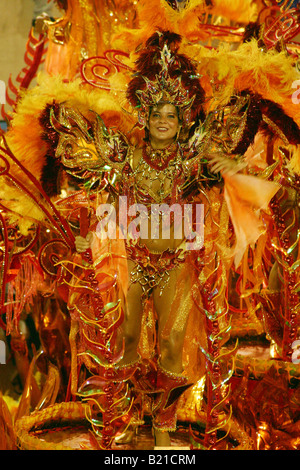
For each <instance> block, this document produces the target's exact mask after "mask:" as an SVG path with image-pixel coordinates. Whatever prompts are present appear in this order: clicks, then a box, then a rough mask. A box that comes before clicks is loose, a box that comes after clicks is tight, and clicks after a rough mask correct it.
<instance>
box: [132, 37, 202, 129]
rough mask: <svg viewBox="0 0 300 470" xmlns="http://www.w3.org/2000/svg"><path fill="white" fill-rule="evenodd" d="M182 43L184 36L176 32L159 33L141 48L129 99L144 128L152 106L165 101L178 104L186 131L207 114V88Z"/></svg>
mask: <svg viewBox="0 0 300 470" xmlns="http://www.w3.org/2000/svg"><path fill="white" fill-rule="evenodd" d="M180 42H181V36H179V35H178V34H176V33H171V32H169V31H162V32H157V33H155V34H153V35H152V36H151V37H150V38H149V39H148V40H147V42H146V44H145V46H144V48H142V49H141V50H139V51H138V54H139V57H138V59H137V61H136V73H135V75H134V77H133V78H132V80H131V81H130V82H129V84H128V88H127V98H128V100H129V102H130V104H131V106H133V107H134V108H135V109H136V110H137V111H138V118H139V123H140V124H141V125H142V126H143V127H145V126H146V124H147V121H148V117H149V111H150V110H151V108H152V107H154V106H157V105H158V104H159V103H162V102H167V103H171V104H173V105H174V106H176V108H177V109H178V112H179V118H180V120H181V122H182V126H183V127H184V128H185V131H186V130H188V129H190V128H191V126H192V125H193V124H194V123H195V122H197V120H199V119H203V117H204V113H203V101H204V90H203V88H202V86H201V84H200V81H199V76H198V75H197V72H196V67H195V66H194V64H193V63H192V61H191V60H190V59H189V58H187V57H186V56H185V55H183V54H179V53H178V49H179V45H180Z"/></svg>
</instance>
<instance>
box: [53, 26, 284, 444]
mask: <svg viewBox="0 0 300 470" xmlns="http://www.w3.org/2000/svg"><path fill="white" fill-rule="evenodd" d="M179 43H180V37H179V36H178V35H176V34H171V33H160V32H159V33H156V34H154V35H153V36H152V37H151V38H150V39H149V40H148V41H147V43H146V45H145V48H144V49H143V50H142V51H140V52H139V58H138V60H137V62H136V66H137V73H136V75H135V76H134V77H133V79H132V80H131V82H130V83H129V85H128V92H127V97H128V99H129V101H130V103H131V105H132V106H133V107H134V108H135V109H137V110H138V118H139V123H140V125H142V126H143V127H144V129H145V139H144V144H143V146H142V147H136V148H134V147H132V146H130V145H128V143H127V142H126V139H125V137H124V136H122V135H121V134H120V133H117V134H112V133H110V132H109V131H107V129H104V127H103V123H101V120H100V119H99V118H98V120H97V124H96V127H95V128H94V130H93V139H94V141H93V142H94V145H95V147H96V149H97V155H98V158H99V159H100V160H102V168H104V166H105V165H106V168H109V176H107V181H109V182H110V183H109V184H108V186H107V187H106V189H107V190H108V191H109V193H110V199H109V201H110V202H111V203H112V204H113V207H114V208H117V209H118V210H117V212H118V211H119V229H121V228H120V210H121V207H120V196H122V197H125V198H126V202H127V207H126V211H127V212H126V214H127V215H128V219H127V220H126V222H125V225H126V223H127V227H126V236H122V240H121V243H124V245H125V247H124V250H125V251H124V252H126V257H127V269H128V290H127V291H126V293H125V300H124V302H123V308H124V311H125V319H124V323H123V326H122V334H123V337H124V342H125V348H124V354H123V356H122V358H121V360H120V361H119V363H118V364H117V368H116V369H117V370H118V371H119V372H120V374H121V375H122V376H123V374H125V376H128V373H129V375H130V376H131V379H132V382H133V383H135V389H136V390H138V391H139V392H140V393H142V392H145V393H148V394H150V395H151V396H152V405H151V407H152V416H153V428H154V432H155V441H156V445H158V446H161V445H163V446H168V445H170V437H169V432H170V431H175V430H176V420H177V418H176V407H177V404H178V400H179V398H180V396H181V394H182V393H183V392H184V391H185V390H186V389H187V388H188V387H189V386H191V384H192V379H191V378H190V377H189V376H188V374H187V372H186V368H185V365H184V361H183V353H184V343H185V341H186V338H187V337H188V338H190V344H189V348H190V351H189V353H188V354H187V355H188V357H189V358H190V361H191V363H193V360H191V358H192V357H193V354H192V353H191V351H192V349H193V347H195V348H196V349H198V351H199V347H200V346H199V345H201V339H200V338H201V337H202V339H203V333H204V330H205V328H204V325H203V319H202V320H201V318H200V319H199V315H198V318H197V323H196V328H195V329H194V331H193V334H192V335H191V331H189V332H188V333H187V328H188V323H189V322H193V319H195V316H193V315H191V311H193V310H195V309H196V310H197V308H195V305H194V304H195V292H194V291H195V285H197V276H198V273H197V269H198V272H199V267H198V268H197V263H198V265H199V256H200V254H201V255H203V234H204V219H206V227H207V228H208V227H210V229H209V230H210V235H208V240H207V247H208V250H207V251H208V252H210V251H211V252H213V253H215V252H214V250H217V248H216V247H215V245H214V243H212V238H213V237H212V236H211V233H212V232H214V230H213V229H212V228H211V227H212V225H213V223H214V222H212V219H213V217H214V216H215V215H216V212H215V211H214V210H213V209H212V206H211V204H212V203H213V201H214V200H215V202H216V201H217V200H218V199H219V198H220V197H222V196H220V191H221V189H220V187H219V186H220V175H219V174H218V173H216V174H213V173H211V172H210V171H209V166H208V165H207V152H210V153H211V157H212V155H213V154H214V152H215V154H216V155H217V154H218V151H217V150H213V145H212V140H211V138H212V136H213V134H214V132H215V130H212V125H211V123H210V124H209V121H208V124H207V130H208V129H210V130H209V132H208V131H206V132H207V134H206V137H204V135H205V132H204V133H203V130H202V127H201V123H202V121H203V120H204V112H203V107H202V106H203V101H204V91H203V89H202V87H201V85H200V82H199V77H198V76H197V73H196V71H195V68H194V65H193V63H192V62H191V61H190V60H189V59H188V58H187V57H185V56H183V55H180V54H179V53H178V51H177V49H178V45H179ZM242 103H243V104H244V103H245V101H244V98H242ZM241 107H242V106H241ZM239 109H240V108H239ZM68 113H69V110H68V109H66V108H64V107H63V106H62V107H61V108H60V116H56V118H55V120H53V121H52V122H53V125H54V126H55V127H56V128H57V129H59V132H60V144H59V146H58V151H57V157H64V156H66V154H67V158H65V162H66V164H67V166H68V165H69V166H72V167H73V168H74V167H77V166H79V164H81V165H82V164H83V160H82V159H80V155H81V156H82V155H83V154H82V147H81V148H78V140H77V141H76V143H75V144H74V142H75V141H74V135H76V133H75V134H73V135H71V136H70V132H69V131H68V130H67V129H66V130H65V131H64V129H63V127H62V126H63V125H64V124H66V123H67V122H68V123H70V122H71V121H70V120H68ZM71 114H72V122H73V126H74V123H75V126H76V117H74V113H73V111H71ZM69 117H70V116H69ZM80 119H81V118H80V117H78V121H77V125H78V123H79V122H80ZM81 128H82V127H81ZM69 129H70V130H71V132H72V127H71V128H69ZM238 131H239V125H237V126H236V133H238ZM86 140H88V138H87V136H86ZM227 144H228V142H227ZM232 145H233V144H232ZM209 148H210V150H208V149H209ZM89 149H91V146H90V145H89V146H86V147H85V157H87V160H89V161H90V166H92V163H91V162H92V160H93V158H90V159H89V157H88V155H89V152H90V153H92V152H91V150H89ZM222 152H224V149H222ZM216 158H217V157H216ZM221 186H222V185H221ZM266 186H267V190H266V192H265V193H264V197H265V198H266V200H267V201H268V200H269V199H270V198H271V197H272V195H273V194H274V193H275V192H276V191H277V189H278V187H277V186H276V185H273V183H268V182H267V183H266ZM211 187H212V193H211V195H210V196H208V194H209V191H210V188H211ZM266 200H264V203H263V205H264V206H265V207H266ZM122 201H123V200H122V198H121V202H122ZM208 201H209V204H208V203H207V202H208ZM204 203H205V204H204ZM253 203H254V204H255V202H253ZM188 204H191V206H192V207H194V209H195V208H196V206H197V205H198V207H201V208H204V209H203V210H204V212H203V214H202V215H203V217H202V218H201V220H200V219H199V218H198V219H197V220H195V214H194V216H193V220H192V219H191V222H192V223H191V226H190V227H191V231H190V232H189V233H187V232H186V231H185V230H184V227H185V226H186V225H185V223H186V216H185V214H184V211H183V209H184V207H185V206H186V205H188ZM133 205H134V207H135V211H134V212H132V207H133ZM175 205H176V208H177V209H178V210H179V212H180V215H181V220H180V222H181V224H180V223H179V224H178V219H176V214H175V211H174V208H175ZM223 205H224V201H223V203H222V204H220V203H219V202H217V203H216V206H217V207H218V210H217V211H220V210H221V207H223ZM162 206H163V207H164V208H165V211H167V215H168V216H169V219H168V220H169V221H170V222H171V223H170V226H169V227H168V228H169V229H170V230H169V235H168V236H164V228H166V227H164V224H165V222H166V219H165V218H164V216H165V215H166V214H164V213H161V210H162ZM105 207H106V206H105ZM170 207H171V209H172V211H174V213H173V218H172V217H170ZM123 208H124V207H123ZM108 210H109V209H108ZM155 210H156V211H155ZM130 211H131V212H130ZM143 211H144V212H143ZM113 212H114V211H113ZM200 212H201V211H199V213H200ZM137 213H138V214H139V217H138V222H139V230H137V226H136V225H137V224H136V220H135V221H134V220H133V217H132V216H133V215H134V216H136V215H137ZM98 215H99V212H98ZM171 215H172V214H171ZM102 216H103V213H102ZM130 216H131V217H130ZM217 217H220V214H218V216H217ZM207 218H210V220H211V221H210V222H207ZM154 219H155V220H154ZM225 219H226V217H225ZM225 219H224V221H225ZM226 220H227V222H226V223H227V224H228V216H227V219H226ZM123 221H124V219H123ZM157 221H158V222H157ZM98 222H99V223H98V225H97V230H96V232H97V234H96V235H95V234H94V236H92V235H91V233H90V234H89V235H88V237H87V238H83V237H77V239H76V246H77V250H78V251H79V252H84V251H86V250H88V249H90V248H92V252H93V254H94V256H95V254H96V253H97V250H98V248H97V247H98V246H99V245H101V237H102V236H101V234H99V232H101V233H102V234H103V223H102V222H103V221H102V220H101V221H100V220H99V221H98ZM134 222H135V225H134ZM106 223H108V219H106ZM195 224H198V230H197V229H196V228H195ZM201 224H202V229H203V231H202V232H201ZM153 225H154V226H156V232H155V233H154V234H153V233H151V234H149V231H148V228H149V227H153ZM178 226H179V232H178ZM128 227H129V228H130V229H131V231H130V230H127V228H128ZM142 227H143V229H142ZM145 227H146V229H145ZM226 227H227V226H226ZM226 227H224V233H226V230H227V228H226ZM106 229H107V227H106ZM123 230H124V227H123ZM180 230H181V231H180ZM209 230H208V231H207V232H209ZM254 231H255V230H254ZM119 234H120V233H119ZM191 235H192V238H191ZM107 236H108V235H107V232H106V233H105V238H107ZM255 236H258V235H257V233H256V234H255ZM194 237H195V238H194ZM225 238H226V237H225ZM124 239H125V241H124ZM191 240H192V241H193V242H194V243H191ZM223 243H224V245H223V249H224V250H226V249H229V242H228V237H227V241H226V242H224V241H223ZM189 245H192V246H193V248H191V247H189ZM220 245H221V243H220ZM209 246H210V249H209ZM223 254H225V253H223ZM213 257H215V254H213ZM207 259H208V258H207ZM201 262H202V263H204V262H205V258H204V257H203V258H202V260H201ZM213 263H214V262H213ZM200 264H201V263H200ZM224 264H226V263H224ZM227 265H228V266H229V265H230V261H229V262H227ZM210 269H211V270H214V266H213V265H211V266H210ZM221 277H222V276H221ZM124 283H125V280H124ZM150 301H151V302H152V306H153V308H154V312H155V316H154V317H153V318H154V322H155V324H156V325H157V327H154V330H156V329H157V341H154V342H153V346H154V349H153V351H152V354H150V356H149V355H148V358H147V359H148V365H147V367H146V368H144V369H143V368H142V364H143V365H145V362H143V358H144V354H143V352H141V350H142V349H143V342H144V341H145V339H144V336H145V313H143V312H145V309H147V306H148V305H149V302H150ZM198 301H199V302H201V301H200V300H198ZM196 303H197V301H196ZM194 315H195V314H194ZM201 321H202V323H201ZM143 325H144V326H143ZM194 326H195V324H194ZM190 328H191V326H190ZM146 329H147V328H146ZM185 354H186V353H185ZM153 364H154V365H153ZM190 365H191V364H190ZM194 366H195V362H194ZM202 366H203V359H202ZM202 366H200V365H199V354H198V364H197V366H196V368H197V367H198V373H199V374H200V371H201V370H203V369H202ZM132 368H135V372H134V373H132V372H130V371H131V370H132ZM126 371H127V372H126ZM128 371H129V372H128ZM200 375H201V374H200ZM193 380H195V378H193Z"/></svg>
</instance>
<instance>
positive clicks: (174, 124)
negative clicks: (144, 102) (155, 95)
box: [149, 103, 179, 148]
mask: <svg viewBox="0 0 300 470" xmlns="http://www.w3.org/2000/svg"><path fill="white" fill-rule="evenodd" d="M178 130H179V119H178V114H177V109H176V107H175V106H174V105H173V104H170V103H165V104H161V105H158V106H156V107H154V108H153V109H152V111H151V114H150V118H149V133H150V141H151V144H152V146H153V147H154V148H163V147H166V146H168V145H169V144H171V143H172V142H173V141H174V140H175V138H176V135H177V132H178Z"/></svg>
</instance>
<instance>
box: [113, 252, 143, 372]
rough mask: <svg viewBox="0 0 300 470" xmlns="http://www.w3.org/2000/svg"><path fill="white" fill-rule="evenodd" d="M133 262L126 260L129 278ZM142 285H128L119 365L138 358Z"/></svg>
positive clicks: (133, 265)
mask: <svg viewBox="0 0 300 470" xmlns="http://www.w3.org/2000/svg"><path fill="white" fill-rule="evenodd" d="M134 267H135V263H134V262H133V261H131V260H128V271H129V279H130V273H131V271H132V269H133V268H134ZM142 293H143V291H142V287H141V285H140V283H139V282H135V283H132V284H130V285H129V289H128V292H127V298H126V302H125V304H124V314H125V318H124V322H123V327H122V335H123V338H124V341H125V350H124V356H123V358H122V360H121V361H120V363H119V365H120V366H121V365H126V364H130V363H132V362H134V361H135V360H137V359H138V352H137V350H138V344H139V340H140V334H141V321H142V313H143V303H142Z"/></svg>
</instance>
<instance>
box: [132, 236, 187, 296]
mask: <svg viewBox="0 0 300 470" xmlns="http://www.w3.org/2000/svg"><path fill="white" fill-rule="evenodd" d="M126 252H127V256H128V259H130V260H131V261H133V262H134V263H135V267H134V268H133V270H132V271H131V273H130V282H131V283H136V282H138V283H139V284H140V285H141V287H142V289H143V294H144V295H146V296H148V295H149V294H151V292H152V290H153V289H154V288H156V287H159V289H160V295H161V294H162V291H163V289H164V287H165V286H166V285H167V283H168V280H169V276H170V275H169V273H170V271H172V270H173V269H175V268H176V267H178V266H179V265H180V264H182V263H184V261H185V258H186V255H187V251H185V250H183V249H181V248H177V249H175V250H171V249H167V250H164V251H162V252H152V251H150V250H149V248H148V247H147V246H146V245H143V244H138V243H133V242H132V241H131V240H129V241H127V242H126Z"/></svg>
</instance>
